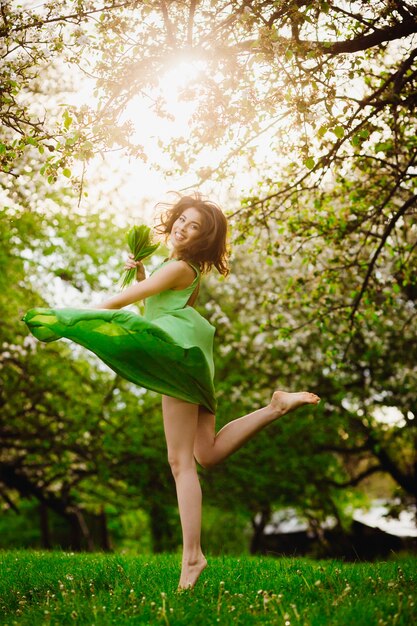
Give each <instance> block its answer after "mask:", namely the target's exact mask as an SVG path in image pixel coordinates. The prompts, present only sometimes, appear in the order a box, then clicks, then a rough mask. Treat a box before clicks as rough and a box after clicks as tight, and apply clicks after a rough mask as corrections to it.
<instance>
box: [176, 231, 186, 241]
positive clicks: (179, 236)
mask: <svg viewBox="0 0 417 626" xmlns="http://www.w3.org/2000/svg"><path fill="white" fill-rule="evenodd" d="M174 235H175V237H176V238H177V239H179V240H180V241H184V239H185V237H184V235H181V233H177V232H176V233H174Z"/></svg>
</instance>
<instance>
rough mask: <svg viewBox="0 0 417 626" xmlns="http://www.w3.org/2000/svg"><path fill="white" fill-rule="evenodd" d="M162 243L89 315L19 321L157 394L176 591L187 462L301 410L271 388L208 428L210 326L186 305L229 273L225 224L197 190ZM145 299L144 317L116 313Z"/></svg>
mask: <svg viewBox="0 0 417 626" xmlns="http://www.w3.org/2000/svg"><path fill="white" fill-rule="evenodd" d="M157 231H158V232H159V233H162V234H164V235H165V236H166V237H167V238H168V237H169V240H170V244H171V250H172V252H171V255H170V257H169V258H168V259H166V260H165V261H164V262H163V263H162V264H161V265H160V266H159V267H158V268H157V269H156V270H155V271H154V272H153V273H152V275H151V276H150V277H149V278H145V276H144V270H143V266H142V264H141V263H135V262H134V261H133V260H132V258H130V259H129V260H128V261H127V263H126V268H132V267H135V266H136V267H137V269H138V282H137V283H136V284H134V285H132V286H130V287H128V288H127V289H126V290H125V291H123V292H122V293H120V294H117V295H115V296H113V297H111V298H109V299H107V300H105V301H104V302H103V303H102V304H100V305H99V306H98V307H97V308H96V309H93V310H79V309H55V310H51V309H32V310H31V311H29V312H28V313H27V314H26V315H25V317H24V318H23V319H24V321H25V322H26V323H27V325H28V326H29V328H30V330H31V332H32V333H33V334H34V335H35V336H36V337H37V338H38V339H41V340H43V341H53V340H55V339H58V338H60V337H67V338H69V339H72V340H74V341H76V342H77V343H79V344H81V345H84V346H85V347H87V348H89V349H90V350H92V351H93V352H95V353H96V354H97V355H98V356H99V357H100V358H101V359H102V360H103V361H104V362H106V363H107V364H108V365H109V366H110V367H112V369H113V370H115V371H116V372H118V373H119V374H120V375H121V376H123V377H125V378H127V379H128V380H131V381H133V382H135V383H137V384H139V385H141V386H144V387H146V388H148V389H153V390H155V391H158V392H160V393H162V394H163V397H162V412H163V421H164V430H165V437H166V443H167V449H168V461H169V464H170V466H171V470H172V473H173V476H174V479H175V484H176V490H177V498H178V508H179V513H180V519H181V527H182V534H183V556H182V569H181V576H180V581H179V588H181V589H185V588H190V587H193V586H194V585H195V583H196V581H197V579H198V577H199V575H200V574H201V572H202V571H203V569H204V568H205V567H206V565H207V562H206V559H205V557H204V554H203V552H202V550H201V545H200V530H201V501H202V497H201V488H200V483H199V480H198V474H197V468H196V462H195V461H197V462H198V463H199V464H200V465H202V466H203V467H206V468H208V467H212V466H213V465H216V463H219V462H220V461H222V460H223V459H225V458H226V457H228V456H229V455H230V454H232V453H233V452H235V451H236V450H238V449H239V448H240V447H241V446H242V445H243V444H244V443H245V442H246V441H248V440H249V439H250V438H251V437H253V436H254V435H255V434H256V433H257V432H258V431H259V430H261V429H262V428H264V427H265V426H266V425H267V424H269V423H270V422H272V421H274V420H276V419H277V418H279V417H282V416H283V415H285V414H286V413H289V412H290V411H293V410H294V409H296V408H298V407H300V406H302V405H304V404H317V403H318V402H319V398H318V396H316V395H315V394H313V393H309V392H298V393H287V392H284V391H276V392H275V393H274V394H273V396H272V399H271V401H270V403H269V404H268V405H267V406H265V407H263V408H261V409H258V410H256V411H254V412H253V413H249V414H248V415H245V416H243V417H240V418H239V419H235V420H234V421H231V422H229V423H228V424H226V426H224V428H222V429H221V430H220V431H219V432H218V433H217V434H216V432H215V408H216V407H215V404H216V403H215V394H214V386H213V375H214V366H213V355H212V347H213V336H214V331H215V329H214V327H213V326H212V325H211V324H209V322H208V321H207V320H205V319H204V318H203V317H202V316H201V315H199V313H197V311H196V310H195V309H194V308H193V306H192V305H193V304H194V302H195V299H196V296H197V293H198V288H199V283H200V276H201V273H205V272H208V271H209V270H210V269H211V268H212V267H213V266H214V267H215V268H216V269H217V270H218V271H219V272H220V273H221V274H223V275H226V274H227V273H228V267H227V251H226V236H227V222H226V218H225V216H224V215H223V213H222V212H221V210H220V209H219V208H218V207H217V206H216V205H215V204H213V203H211V202H207V201H205V200H203V199H202V197H201V196H200V195H198V194H196V195H195V196H184V197H182V198H181V199H180V200H179V201H178V202H177V203H176V204H174V205H173V206H172V207H170V208H169V209H168V210H167V211H166V213H165V214H164V215H163V217H162V218H161V223H160V225H159V227H157ZM139 300H145V314H144V316H143V317H142V316H140V315H137V314H135V313H132V312H130V311H121V310H120V309H122V308H123V307H125V306H127V305H129V304H132V303H134V302H137V301H139Z"/></svg>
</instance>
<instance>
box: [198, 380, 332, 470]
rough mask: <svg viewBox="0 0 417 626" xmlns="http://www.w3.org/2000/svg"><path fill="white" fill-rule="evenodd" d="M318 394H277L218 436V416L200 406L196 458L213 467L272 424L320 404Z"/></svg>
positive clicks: (206, 465)
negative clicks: (265, 404) (304, 406)
mask: <svg viewBox="0 0 417 626" xmlns="http://www.w3.org/2000/svg"><path fill="white" fill-rule="evenodd" d="M319 401H320V398H319V397H318V396H316V395H315V394H314V393H309V392H307V391H301V392H298V393H287V392H286V391H276V392H275V393H274V395H273V396H272V399H271V402H270V403H269V404H268V405H267V406H265V407H263V408H262V409H258V410H257V411H254V412H253V413H249V414H248V415H244V416H243V417H240V418H238V419H235V420H233V421H232V422H229V423H228V424H226V425H225V426H224V427H223V428H222V429H221V430H220V431H219V432H218V433H217V435H216V433H215V417H214V415H213V414H212V413H210V412H209V411H207V409H204V408H203V407H200V411H199V416H198V426H197V433H196V438H195V446H194V455H195V458H196V459H197V461H198V462H199V463H200V465H202V466H203V467H212V466H213V465H216V464H217V463H219V462H220V461H223V459H225V458H227V457H228V456H230V455H231V454H233V452H236V450H238V449H239V448H241V447H242V446H243V445H244V444H245V443H246V442H247V441H248V440H249V439H251V438H252V437H253V436H254V435H255V434H256V433H257V432H259V431H260V430H262V428H264V427H265V426H267V425H268V424H269V423H270V422H273V421H274V420H276V419H277V418H279V417H282V416H283V415H285V414H286V413H290V412H291V411H294V410H295V409H297V408H299V407H300V406H303V405H305V404H318V402H319Z"/></svg>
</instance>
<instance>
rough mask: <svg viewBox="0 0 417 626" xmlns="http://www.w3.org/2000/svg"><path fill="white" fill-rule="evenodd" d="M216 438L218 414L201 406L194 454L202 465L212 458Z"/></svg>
mask: <svg viewBox="0 0 417 626" xmlns="http://www.w3.org/2000/svg"><path fill="white" fill-rule="evenodd" d="M215 438H216V416H215V415H213V413H211V412H210V411H208V410H207V409H206V408H204V407H203V406H200V407H199V411H198V422H197V432H196V436H195V443H194V456H195V458H196V460H197V461H198V463H200V465H205V463H206V462H209V460H210V459H211V454H210V453H211V451H212V448H213V446H214V440H215Z"/></svg>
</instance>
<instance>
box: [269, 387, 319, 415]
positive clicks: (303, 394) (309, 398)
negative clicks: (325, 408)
mask: <svg viewBox="0 0 417 626" xmlns="http://www.w3.org/2000/svg"><path fill="white" fill-rule="evenodd" d="M319 402H320V398H319V396H316V394H315V393H310V392H309V391H298V392H296V393H288V392H287V391H275V393H274V394H273V396H272V399H271V402H270V406H271V407H272V408H273V409H274V410H275V411H276V412H277V414H278V417H281V416H282V415H286V413H290V411H294V410H295V409H298V407H300V406H304V405H305V404H318V403H319Z"/></svg>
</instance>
